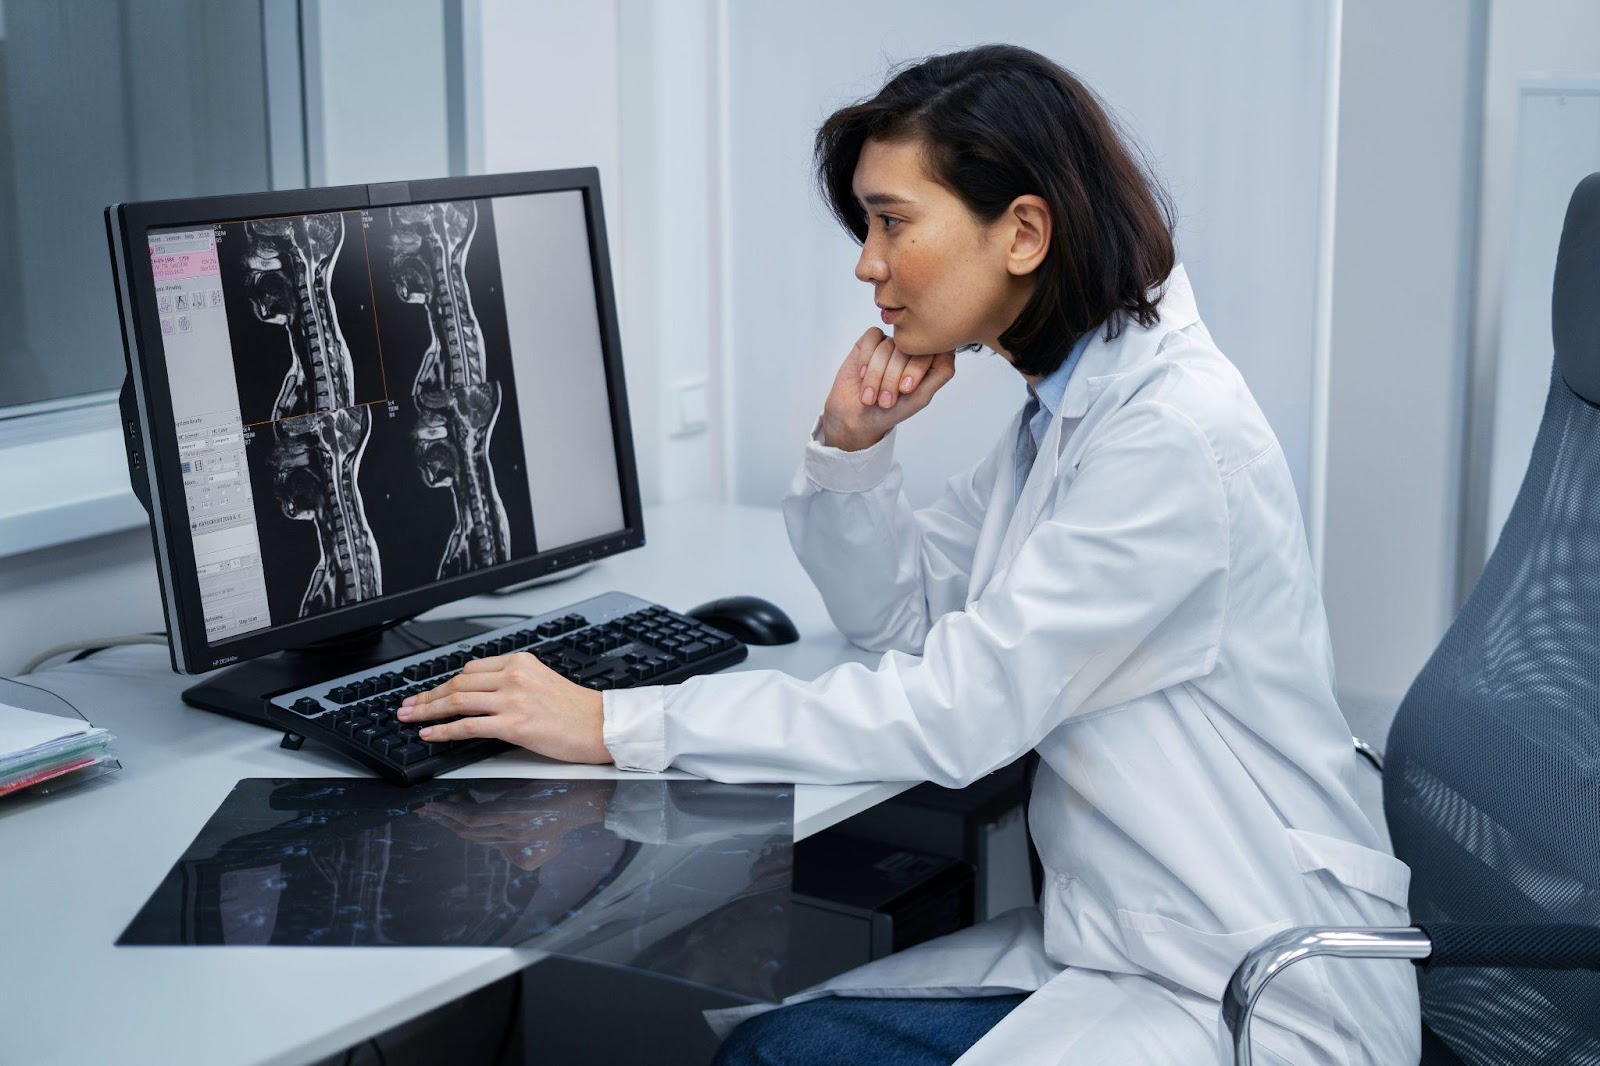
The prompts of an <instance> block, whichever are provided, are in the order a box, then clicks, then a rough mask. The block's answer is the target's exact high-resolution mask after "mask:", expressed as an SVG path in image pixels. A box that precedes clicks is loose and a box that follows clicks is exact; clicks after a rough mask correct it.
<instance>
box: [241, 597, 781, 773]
mask: <svg viewBox="0 0 1600 1066" xmlns="http://www.w3.org/2000/svg"><path fill="white" fill-rule="evenodd" d="M517 651H526V652H529V653H531V654H533V655H535V656H537V657H538V658H539V660H540V661H541V662H543V663H544V664H545V665H546V666H548V667H550V668H551V669H552V670H555V671H556V672H557V673H559V674H561V675H563V676H564V677H566V678H568V679H569V680H571V681H575V682H577V683H578V684H580V685H586V686H588V687H589V688H592V689H596V690H599V691H604V690H606V689H612V688H629V687H632V686H634V685H670V684H673V683H674V682H677V681H682V680H684V679H686V678H690V677H693V676H695V675H696V674H707V673H711V672H713V671H715V670H721V669H723V668H724V667H728V666H732V665H733V664H734V663H738V662H742V661H744V659H745V657H746V656H747V655H748V654H749V650H748V649H747V648H746V647H745V646H744V645H743V644H741V643H739V641H737V640H735V639H734V638H732V637H730V636H728V635H727V634H726V633H723V632H721V631H720V630H717V629H713V628H712V627H710V626H708V625H706V624H704V623H703V622H697V621H695V620H694V619H693V618H687V617H685V616H683V615H681V614H675V613H673V612H672V611H669V610H667V609H666V608H665V607H661V606H658V605H656V604H653V603H649V602H647V601H645V600H641V599H639V598H638V597H636V596H629V595H627V594H626V593H621V592H608V593H605V594H604V595H600V596H596V597H594V598H593V599H588V600H584V601H583V602H582V603H577V604H573V605H572V606H570V607H566V608H563V609H561V610H559V611H553V612H551V613H550V614H547V615H539V616H535V617H533V618H529V619H527V620H525V621H520V622H515V623H512V624H511V625H509V626H505V627H502V628H500V629H495V630H490V631H489V632H487V633H483V634H480V635H479V636H477V637H475V638H474V642H473V643H470V644H469V643H466V642H463V643H460V644H450V645H445V646H443V647H438V648H432V649H429V650H428V651H423V652H418V653H417V654H416V655H414V656H411V657H408V658H402V659H396V660H394V661H393V662H390V663H385V664H383V665H381V666H376V667H372V668H371V669H367V670H362V671H359V672H357V673H354V674H350V675H348V676H346V677H341V678H336V679H335V680H333V681H325V682H323V683H322V684H320V685H317V686H315V687H314V688H308V689H297V690H295V691H292V692H285V693H281V694H280V695H277V696H274V697H273V698H272V700H271V702H270V703H269V704H268V707H267V718H268V719H269V720H270V721H271V722H272V723H273V724H274V725H277V726H279V727H281V728H282V729H284V730H285V731H286V732H288V733H290V734H293V735H295V736H299V737H303V738H305V739H307V740H313V741H316V742H317V743H319V744H321V745H323V746H324V747H329V748H333V749H334V750H335V751H338V752H340V753H341V754H343V755H346V756H348V757H349V758H351V759H354V760H355V761H356V762H358V763H360V764H361V765H362V766H365V767H367V768H368V769H370V770H373V771H375V772H376V773H377V774H378V775H379V776H381V777H385V778H387V779H389V780H390V781H393V782H395V783H396V784H401V785H414V784H416V783H418V782H419V781H426V780H427V779H428V778H430V777H433V776H434V775H435V774H441V773H444V772H445V771H446V770H454V769H455V768H456V767H458V766H465V765H466V764H467V763H470V762H476V761H477V760H479V759H484V758H487V757H489V756H490V755H496V754H499V753H500V752H502V751H507V750H509V748H510V747H511V745H509V744H507V743H506V742H505V741H502V740H493V739H490V738H487V737H477V738H473V739H471V740H457V741H449V742H446V743H442V744H439V743H429V742H427V741H425V740H423V739H422V738H421V737H420V736H419V735H418V731H419V730H420V729H422V728H423V725H424V724H431V723H422V724H411V723H405V722H401V721H400V720H399V719H398V718H396V717H395V709H396V708H398V707H399V706H400V701H401V700H403V699H405V698H406V697H407V696H411V695H414V694H416V693H419V692H425V691H427V690H428V689H431V688H433V687H435V686H436V685H441V684H443V683H444V682H445V681H446V680H448V679H449V678H451V677H453V676H454V675H455V674H456V673H457V672H458V671H459V670H460V669H461V667H462V666H463V665H465V664H466V663H468V662H470V661H471V660H473V659H482V658H486V657H488V656H491V655H506V654H509V653H511V652H517ZM448 720H449V719H446V721H448Z"/></svg>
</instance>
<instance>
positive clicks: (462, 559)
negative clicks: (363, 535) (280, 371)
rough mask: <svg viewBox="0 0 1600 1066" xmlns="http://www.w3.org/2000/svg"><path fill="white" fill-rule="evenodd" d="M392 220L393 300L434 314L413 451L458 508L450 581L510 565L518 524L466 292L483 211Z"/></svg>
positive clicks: (425, 474)
mask: <svg viewBox="0 0 1600 1066" xmlns="http://www.w3.org/2000/svg"><path fill="white" fill-rule="evenodd" d="M389 219H390V222H391V224H392V226H393V237H392V238H391V246H390V253H391V257H392V258H391V268H392V270H393V277H394V288H395V292H396V294H397V295H398V296H399V297H400V299H401V300H403V301H404V302H406V303H410V304H417V305H419V306H420V307H421V308H422V310H423V311H424V313H425V314H426V315H427V322H428V347H427V350H426V351H425V352H424V353H423V357H422V366H421V369H420V370H419V371H418V372H417V376H416V380H415V381H413V382H412V384H411V400H412V403H413V404H414V406H415V408H416V412H417V422H416V426H415V428H414V430H413V431H412V443H413V447H414V454H415V455H416V460H417V469H418V470H419V471H420V473H421V475H422V480H423V482H424V483H425V484H427V485H428V486H430V487H432V488H439V489H446V490H448V491H449V492H450V496H451V500H452V501H453V505H454V509H455V525H454V528H453V529H452V530H451V531H450V536H449V538H448V540H447V542H446V544H445V549H444V553H443V555H442V556H441V557H440V559H439V570H438V573H439V576H440V577H448V576H450V575H452V574H460V573H465V572H466V571H469V570H476V569H478V568H479V567H484V566H490V565H493V564H495V563H501V562H505V561H506V560H507V559H509V558H510V557H511V531H510V525H509V523H508V521H507V518H506V509H505V505H504V504H503V503H502V502H501V499H500V491H499V487H498V486H497V484H496V482H495V472H494V467H493V465H492V464H491V463H490V460H489V443H490V438H491V437H492V436H493V434H494V426H495V420H496V419H497V418H498V417H499V415H500V386H499V384H498V383H496V382H494V381H491V380H489V377H488V372H487V365H486V362H485V359H484V354H483V333H482V330H481V329H480V327H479V324H478V319H477V316H476V315H475V314H474V313H473V310H472V293H471V290H470V288H469V286H468V284H467V256H468V253H469V252H471V250H472V237H473V234H474V233H476V232H477V228H478V208H477V205H476V204H474V203H472V202H470V201H468V202H464V203H447V204H418V205H413V206H407V207H392V208H390V209H389Z"/></svg>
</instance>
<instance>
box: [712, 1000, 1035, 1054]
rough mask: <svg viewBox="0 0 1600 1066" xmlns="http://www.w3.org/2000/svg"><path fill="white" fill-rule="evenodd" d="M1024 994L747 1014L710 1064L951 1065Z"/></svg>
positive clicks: (844, 1003)
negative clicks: (714, 1061) (752, 1015)
mask: <svg viewBox="0 0 1600 1066" xmlns="http://www.w3.org/2000/svg"><path fill="white" fill-rule="evenodd" d="M1026 998H1028V997H1027V996H1023V995H1014V996H980V997H977V998H974V999H857V998H850V997H843V996H825V997H823V998H822V999H814V1000H811V1001H810V1002H807V1003H797V1004H795V1005H794V1006H792V1007H779V1008H778V1009H776V1010H770V1011H768V1012H767V1013H765V1014H760V1015H757V1016H756V1017H754V1018H751V1019H750V1020H749V1021H747V1022H745V1023H744V1024H743V1025H741V1026H739V1027H738V1028H737V1029H735V1030H734V1031H733V1032H732V1033H730V1034H729V1035H728V1039H727V1040H726V1041H724V1042H723V1045H722V1050H721V1051H719V1052H718V1053H717V1059H716V1063H715V1066H835V1064H838V1066H856V1064H857V1063H863V1062H868V1063H871V1064H872V1066H950V1063H952V1062H954V1061H955V1060H956V1059H958V1058H960V1057H961V1056H962V1055H963V1054H965V1052H966V1050H967V1049H968V1048H970V1047H971V1046H972V1045H973V1044H976V1043H977V1042H978V1040H979V1038H981V1037H982V1036H983V1034H985V1033H987V1032H988V1031H989V1030H990V1029H993V1028H994V1027H995V1025H997V1024H998V1023H999V1021H1000V1019H1002V1018H1004V1017H1005V1016H1006V1015H1007V1014H1009V1013H1011V1011H1012V1010H1013V1009H1014V1008H1015V1007H1016V1006H1017V1004H1019V1003H1021V1002H1022V1001H1023V1000H1024V999H1026Z"/></svg>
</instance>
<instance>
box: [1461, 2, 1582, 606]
mask: <svg viewBox="0 0 1600 1066" xmlns="http://www.w3.org/2000/svg"><path fill="white" fill-rule="evenodd" d="M1485 68H1486V69H1485V75H1484V106H1483V110H1484V127H1483V161H1482V171H1481V181H1482V203H1481V214H1480V233H1481V252H1480V256H1479V260H1478V272H1477V306H1476V315H1475V318H1474V321H1473V326H1474V330H1473V332H1474V339H1473V348H1472V376H1473V393H1472V408H1471V417H1472V425H1473V435H1472V440H1471V452H1470V454H1469V465H1468V469H1469V482H1468V494H1467V521H1466V524H1465V526H1464V529H1465V532H1466V537H1467V540H1466V542H1465V543H1464V545H1463V558H1462V570H1461V586H1460V587H1461V593H1462V596H1463V597H1464V596H1465V593H1466V591H1467V590H1468V589H1470V587H1471V584H1472V583H1473V582H1474V581H1476V580H1477V577H1478V574H1479V573H1481V572H1482V570H1483V563H1484V561H1485V560H1486V559H1487V558H1488V551H1489V550H1490V549H1492V548H1493V546H1494V545H1493V541H1494V537H1495V536H1496V535H1498V532H1499V529H1500V525H1501V523H1502V522H1503V521H1504V517H1505V513H1504V512H1505V508H1506V507H1508V506H1509V496H1510V495H1513V494H1514V492H1515V485H1516V484H1520V482H1521V469H1520V468H1522V467H1525V465H1526V462H1527V456H1528V448H1529V447H1531V445H1532V442H1533V441H1532V430H1533V428H1534V427H1535V426H1536V425H1537V422H1538V418H1539V409H1540V406H1541V405H1542V404H1543V403H1544V396H1545V387H1546V385H1547V383H1548V379H1547V375H1548V373H1549V356H1550V355H1552V354H1553V353H1552V352H1546V353H1544V356H1543V357H1542V358H1540V357H1537V356H1535V357H1532V359H1531V361H1530V362H1529V363H1526V364H1523V367H1519V369H1518V372H1519V373H1521V374H1522V375H1523V376H1524V380H1523V381H1522V382H1521V383H1520V385H1519V383H1518V382H1516V381H1511V380H1506V379H1505V378H1503V377H1502V376H1501V372H1500V365H1501V352H1500V342H1501V336H1502V328H1501V327H1502V321H1501V318H1502V299H1503V296H1504V293H1505V289H1506V286H1507V284H1508V283H1509V281H1510V279H1509V277H1508V270H1510V269H1511V266H1512V263H1511V259H1510V249H1511V242H1512V232H1511V230H1512V225H1511V222H1512V215H1513V205H1514V204H1515V202H1516V197H1517V195H1518V190H1517V188H1516V181H1515V168H1516V160H1517V158H1518V154H1519V150H1518V137H1519V130H1518V128H1517V124H1518V93H1517V83H1518V81H1519V80H1520V79H1521V78H1522V77H1523V76H1524V75H1528V74H1548V75H1590V76H1594V75H1600V4H1597V3H1595V2H1594V0H1491V4H1490V15H1489V38H1488V50H1487V58H1486V64H1485ZM1531 191H1533V190H1530V192H1531ZM1567 191H1568V193H1569V194H1570V192H1571V189H1570V188H1569V189H1568V190H1567ZM1561 210H1562V211H1565V199H1562V200H1561ZM1554 268H1555V264H1554V261H1553V260H1552V261H1551V263H1550V264H1549V265H1548V266H1547V267H1545V268H1544V269H1545V271H1546V276H1547V278H1548V277H1549V276H1550V275H1553V273H1554ZM1524 367H1525V369H1524ZM1529 374H1532V375H1535V376H1536V380H1534V381H1532V382H1527V381H1526V380H1525V378H1526V376H1527V375H1529ZM1508 390H1509V391H1511V392H1513V393H1517V394H1519V395H1517V396H1516V397H1515V398H1514V399H1511V407H1510V408H1509V409H1507V408H1506V406H1505V403H1503V402H1501V401H1502V400H1503V399H1507V398H1503V397H1501V395H1500V394H1501V393H1502V392H1504V391H1508ZM1497 407H1501V408H1502V415H1501V418H1502V421H1503V422H1506V423H1509V424H1508V425H1503V426H1496V425H1495V411H1496V408H1497ZM1502 430H1503V431H1504V432H1502ZM1506 437H1513V438H1515V442H1513V441H1510V440H1507V439H1506ZM1496 448H1498V449H1500V450H1501V452H1502V458H1501V459H1500V461H1499V463H1498V464H1497V465H1498V466H1499V471H1498V479H1499V481H1500V488H1499V491H1498V493H1494V492H1493V490H1492V487H1491V486H1492V482H1491V465H1492V464H1491V454H1492V452H1493V451H1494V450H1495V449H1496ZM1512 451H1515V452H1520V455H1518V456H1511V455H1509V454H1508V453H1509V452H1512ZM1492 495H1497V496H1498V501H1497V502H1495V501H1492V500H1491V496H1492Z"/></svg>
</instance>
